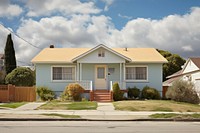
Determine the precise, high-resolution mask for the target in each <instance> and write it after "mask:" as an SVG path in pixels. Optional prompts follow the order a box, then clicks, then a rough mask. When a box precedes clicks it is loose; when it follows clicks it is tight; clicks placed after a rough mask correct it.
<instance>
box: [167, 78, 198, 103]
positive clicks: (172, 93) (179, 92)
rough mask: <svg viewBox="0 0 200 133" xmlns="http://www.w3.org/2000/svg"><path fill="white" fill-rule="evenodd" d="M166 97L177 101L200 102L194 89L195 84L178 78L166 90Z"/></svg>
mask: <svg viewBox="0 0 200 133" xmlns="http://www.w3.org/2000/svg"><path fill="white" fill-rule="evenodd" d="M166 98H168V99H171V100H174V101H177V102H187V103H192V104H199V102H200V99H199V97H198V95H197V92H196V91H195V89H194V84H193V83H192V82H189V81H183V80H177V81H175V82H174V83H173V84H172V86H171V87H169V88H168V90H167V92H166Z"/></svg>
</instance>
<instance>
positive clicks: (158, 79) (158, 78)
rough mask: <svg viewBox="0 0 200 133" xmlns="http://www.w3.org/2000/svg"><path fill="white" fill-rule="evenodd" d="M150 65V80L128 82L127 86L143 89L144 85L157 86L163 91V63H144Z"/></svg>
mask: <svg viewBox="0 0 200 133" xmlns="http://www.w3.org/2000/svg"><path fill="white" fill-rule="evenodd" d="M142 65H147V66H148V82H127V83H126V87H127V88H128V87H134V86H136V87H138V88H140V89H141V90H142V89H143V87H144V86H146V85H147V86H150V87H153V88H156V89H157V90H158V91H160V92H161V91H162V64H142Z"/></svg>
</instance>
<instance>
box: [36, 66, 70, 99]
mask: <svg viewBox="0 0 200 133" xmlns="http://www.w3.org/2000/svg"><path fill="white" fill-rule="evenodd" d="M58 65H63V66H64V65H67V64H58ZM52 66H55V64H36V86H37V87H38V86H47V87H49V88H51V89H52V90H53V91H55V93H56V95H57V96H59V95H60V93H62V92H63V90H64V89H65V86H67V85H68V84H69V83H72V82H67V81H52V79H51V77H52V75H51V67H52Z"/></svg>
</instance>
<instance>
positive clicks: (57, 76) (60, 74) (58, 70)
mask: <svg viewBox="0 0 200 133" xmlns="http://www.w3.org/2000/svg"><path fill="white" fill-rule="evenodd" d="M52 73H53V75H52V76H53V80H75V67H53V68H52Z"/></svg>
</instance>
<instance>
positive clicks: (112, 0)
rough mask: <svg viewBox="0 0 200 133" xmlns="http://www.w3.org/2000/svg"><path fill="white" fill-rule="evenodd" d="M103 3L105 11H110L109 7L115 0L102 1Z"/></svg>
mask: <svg viewBox="0 0 200 133" xmlns="http://www.w3.org/2000/svg"><path fill="white" fill-rule="evenodd" d="M101 1H102V2H104V3H105V7H104V11H108V10H109V6H111V5H112V3H113V2H114V0H101Z"/></svg>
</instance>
